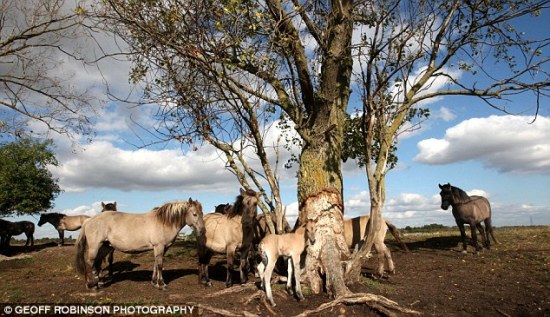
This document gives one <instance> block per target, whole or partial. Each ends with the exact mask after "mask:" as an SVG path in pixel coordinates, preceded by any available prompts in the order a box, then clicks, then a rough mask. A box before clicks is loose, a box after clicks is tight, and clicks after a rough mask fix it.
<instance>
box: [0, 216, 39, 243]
mask: <svg viewBox="0 0 550 317" xmlns="http://www.w3.org/2000/svg"><path fill="white" fill-rule="evenodd" d="M22 233H24V234H25V235H26V236H27V242H25V246H28V245H29V243H30V245H31V246H33V245H34V237H33V234H34V223H32V222H30V221H16V222H11V221H8V220H4V219H0V247H2V248H4V247H6V248H9V246H10V240H11V237H12V236H17V235H20V234H22Z"/></svg>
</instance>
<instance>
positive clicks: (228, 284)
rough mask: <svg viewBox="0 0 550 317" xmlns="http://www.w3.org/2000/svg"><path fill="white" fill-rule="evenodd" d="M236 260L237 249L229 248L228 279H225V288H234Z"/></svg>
mask: <svg viewBox="0 0 550 317" xmlns="http://www.w3.org/2000/svg"><path fill="white" fill-rule="evenodd" d="M234 258H235V248H234V247H228V248H227V277H226V279H225V286H226V287H231V286H233V278H232V276H231V275H232V273H233V259H234Z"/></svg>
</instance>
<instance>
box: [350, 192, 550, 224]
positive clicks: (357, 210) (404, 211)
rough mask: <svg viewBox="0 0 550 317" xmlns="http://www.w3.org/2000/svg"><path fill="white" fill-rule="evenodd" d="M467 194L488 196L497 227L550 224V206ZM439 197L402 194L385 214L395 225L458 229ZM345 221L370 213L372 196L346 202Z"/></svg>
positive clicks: (363, 194) (389, 202) (391, 200)
mask: <svg viewBox="0 0 550 317" xmlns="http://www.w3.org/2000/svg"><path fill="white" fill-rule="evenodd" d="M466 192H467V193H468V195H480V196H485V197H488V198H489V200H490V203H491V208H492V211H493V216H492V220H493V225H494V226H511V225H531V224H533V225H549V224H550V206H542V205H531V204H515V203H514V204H510V203H499V202H498V201H493V200H491V199H490V197H491V195H490V193H488V192H486V191H484V190H481V189H471V190H467V191H466ZM440 204H441V198H440V197H439V195H438V194H435V195H433V196H431V197H427V196H424V195H421V194H418V193H403V194H400V195H398V196H397V197H391V198H389V199H388V200H387V201H386V204H385V206H384V208H383V210H382V215H383V216H384V217H385V218H386V219H389V220H390V221H392V222H393V224H395V225H396V226H398V227H400V228H404V227H406V226H411V227H419V226H423V225H427V224H432V223H437V224H443V225H446V226H455V225H456V223H455V220H454V218H453V215H452V214H451V210H442V209H441V207H440ZM345 206H346V214H345V217H346V218H352V217H356V216H359V215H364V214H368V213H369V212H370V202H369V194H368V192H367V191H364V192H361V193H359V194H357V195H355V196H353V197H351V198H350V199H348V200H347V201H346V205H345Z"/></svg>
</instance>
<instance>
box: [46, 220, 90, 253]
mask: <svg viewBox="0 0 550 317" xmlns="http://www.w3.org/2000/svg"><path fill="white" fill-rule="evenodd" d="M88 219H90V217H89V216H84V215H78V216H67V215H65V214H60V213H56V212H52V213H48V214H42V215H41V216H40V220H39V221H38V226H39V227H42V225H43V224H45V223H46V222H49V223H50V224H51V225H52V226H53V227H54V228H55V229H56V230H57V232H58V233H59V241H58V242H57V245H58V246H62V245H63V244H65V230H68V231H75V230H78V229H80V227H82V224H83V223H84V222H85V221H86V220H88Z"/></svg>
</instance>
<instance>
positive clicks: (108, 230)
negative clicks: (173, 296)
mask: <svg viewBox="0 0 550 317" xmlns="http://www.w3.org/2000/svg"><path fill="white" fill-rule="evenodd" d="M185 225H188V226H191V227H193V229H194V230H195V234H196V235H197V237H199V240H202V238H201V237H203V236H204V222H203V214H202V205H201V204H200V203H199V202H198V201H193V200H192V199H191V198H189V201H181V202H173V203H166V204H164V205H162V206H160V207H157V208H154V209H153V210H151V211H149V212H146V213H144V214H133V213H125V212H118V211H105V212H102V213H100V214H99V215H97V216H95V217H93V218H91V219H90V220H88V221H86V223H85V224H84V225H83V226H82V230H81V231H80V235H79V236H78V240H77V242H76V263H75V267H76V269H77V271H78V272H79V273H81V274H83V275H85V277H86V286H87V287H88V288H93V287H96V288H98V287H99V275H98V272H99V271H100V269H101V267H100V266H101V261H102V260H103V258H104V257H105V256H106V255H108V254H109V252H111V251H112V250H113V249H116V250H118V251H122V252H126V253H139V252H144V251H149V250H153V252H154V256H155V264H154V266H153V278H152V280H151V283H152V284H153V285H154V286H155V287H157V288H159V289H162V290H164V289H166V283H164V279H163V277H162V264H163V257H164V253H165V252H166V250H167V249H168V248H169V247H170V246H171V245H172V243H173V242H174V241H175V240H176V237H177V235H178V233H179V232H180V230H181V229H182V228H183V227H184V226H185ZM106 241H108V243H105V242H106Z"/></svg>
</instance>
